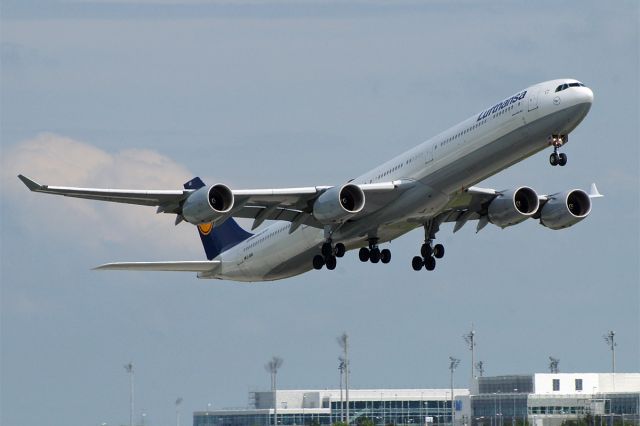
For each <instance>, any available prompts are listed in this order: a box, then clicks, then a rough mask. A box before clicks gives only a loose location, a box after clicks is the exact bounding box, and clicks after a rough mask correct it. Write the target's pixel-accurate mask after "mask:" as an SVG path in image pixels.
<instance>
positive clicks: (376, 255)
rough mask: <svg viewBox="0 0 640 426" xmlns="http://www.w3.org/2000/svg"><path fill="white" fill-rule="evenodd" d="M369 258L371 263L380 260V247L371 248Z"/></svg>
mask: <svg viewBox="0 0 640 426" xmlns="http://www.w3.org/2000/svg"><path fill="white" fill-rule="evenodd" d="M369 260H370V261H371V263H378V262H380V249H378V248H374V249H373V250H371V253H370V255H369Z"/></svg>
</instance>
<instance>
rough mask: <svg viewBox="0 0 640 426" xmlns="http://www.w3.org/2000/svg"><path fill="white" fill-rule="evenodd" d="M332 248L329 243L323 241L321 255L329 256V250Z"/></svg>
mask: <svg viewBox="0 0 640 426" xmlns="http://www.w3.org/2000/svg"><path fill="white" fill-rule="evenodd" d="M332 251H333V250H332V248H331V243H324V244H322V255H323V256H324V257H328V256H331V254H332V253H331V252H332Z"/></svg>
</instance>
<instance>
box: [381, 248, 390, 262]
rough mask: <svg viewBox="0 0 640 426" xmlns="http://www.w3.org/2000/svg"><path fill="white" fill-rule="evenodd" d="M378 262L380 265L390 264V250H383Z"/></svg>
mask: <svg viewBox="0 0 640 426" xmlns="http://www.w3.org/2000/svg"><path fill="white" fill-rule="evenodd" d="M380 261H381V262H382V263H389V262H391V250H389V249H384V250H382V251H381V252H380Z"/></svg>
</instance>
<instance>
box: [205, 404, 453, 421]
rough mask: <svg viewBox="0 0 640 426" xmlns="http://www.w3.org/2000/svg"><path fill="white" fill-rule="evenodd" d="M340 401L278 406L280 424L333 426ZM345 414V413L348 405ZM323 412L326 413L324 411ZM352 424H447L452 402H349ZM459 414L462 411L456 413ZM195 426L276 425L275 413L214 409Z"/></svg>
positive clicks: (338, 419)
mask: <svg viewBox="0 0 640 426" xmlns="http://www.w3.org/2000/svg"><path fill="white" fill-rule="evenodd" d="M454 402H455V403H456V404H455V411H456V412H458V413H459V412H460V410H461V408H462V406H461V401H458V400H456V401H454ZM340 405H341V404H340V402H339V401H332V402H331V403H330V410H317V409H316V410H314V409H307V410H303V409H295V410H290V409H279V410H278V425H285V426H294V425H332V424H334V423H336V422H339V421H340V419H341V418H342V411H341V408H340ZM343 405H344V415H346V405H345V404H343ZM321 411H323V412H321ZM327 411H328V412H327ZM349 414H350V417H351V423H352V424H353V423H355V424H357V423H358V420H359V419H360V420H362V419H365V418H366V419H369V420H371V421H372V422H373V423H374V424H375V425H377V426H387V425H424V424H425V423H426V422H427V419H428V420H429V423H430V424H434V425H444V424H450V423H451V401H444V400H437V401H433V400H421V401H402V400H393V401H387V400H380V401H350V402H349ZM457 415H459V414H457ZM193 425H194V426H270V425H273V412H269V410H245V411H244V412H243V411H238V412H235V413H230V412H226V413H222V412H219V413H218V412H215V411H211V412H208V413H204V412H200V413H195V414H194V416H193Z"/></svg>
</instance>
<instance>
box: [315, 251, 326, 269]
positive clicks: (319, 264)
mask: <svg viewBox="0 0 640 426" xmlns="http://www.w3.org/2000/svg"><path fill="white" fill-rule="evenodd" d="M323 266H324V257H322V256H320V255H319V254H316V255H315V256H313V269H322V267H323Z"/></svg>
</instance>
